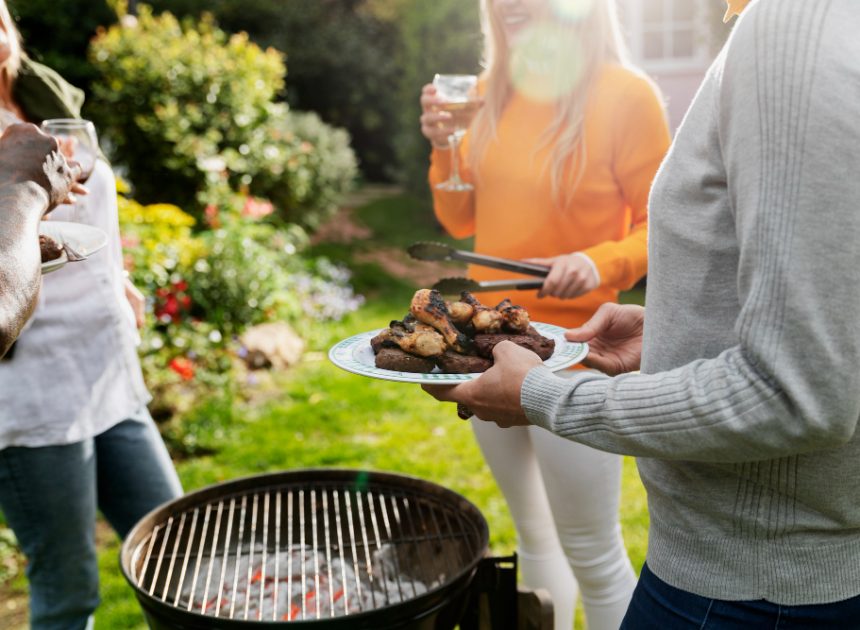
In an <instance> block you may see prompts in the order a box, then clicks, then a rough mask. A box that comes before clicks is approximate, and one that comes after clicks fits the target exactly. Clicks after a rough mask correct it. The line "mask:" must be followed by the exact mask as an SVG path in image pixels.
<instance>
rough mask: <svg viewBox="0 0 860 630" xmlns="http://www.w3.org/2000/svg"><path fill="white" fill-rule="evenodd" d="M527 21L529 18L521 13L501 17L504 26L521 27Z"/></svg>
mask: <svg viewBox="0 0 860 630" xmlns="http://www.w3.org/2000/svg"><path fill="white" fill-rule="evenodd" d="M528 21H529V16H528V15H525V14H523V13H508V14H505V15H503V16H502V22H504V23H505V25H506V26H521V25H522V24H525V23H526V22H528Z"/></svg>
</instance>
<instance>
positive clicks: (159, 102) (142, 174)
mask: <svg viewBox="0 0 860 630" xmlns="http://www.w3.org/2000/svg"><path fill="white" fill-rule="evenodd" d="M91 59H92V60H93V63H94V64H95V66H96V67H97V69H98V70H99V72H100V75H101V80H100V81H99V82H98V83H97V84H95V85H94V95H95V99H96V101H97V105H96V106H94V108H93V110H92V111H93V116H94V117H95V118H96V120H97V123H98V124H99V127H100V129H101V130H102V133H103V135H104V136H106V138H107V140H108V141H109V144H110V145H111V146H112V147H113V148H114V153H115V154H116V157H117V158H118V159H119V161H120V162H122V163H124V164H125V165H126V166H127V167H128V175H129V178H130V179H131V181H132V182H133V183H134V185H135V190H136V194H137V196H138V197H139V198H140V200H141V201H143V202H148V203H151V202H155V201H160V200H163V199H170V200H172V201H174V202H176V203H178V204H179V205H180V206H182V207H184V208H195V210H196V211H199V209H200V205H198V201H199V200H200V198H199V193H200V192H201V191H205V189H206V188H207V187H208V186H210V185H211V184H212V183H213V181H214V182H219V181H220V180H221V175H223V176H226V178H227V180H228V181H229V182H230V183H231V184H232V185H233V186H234V188H238V187H239V186H245V187H247V188H248V189H249V190H250V191H251V192H252V193H253V194H255V195H259V196H262V197H266V198H269V199H271V200H272V201H274V202H275V204H276V205H277V206H278V210H279V212H281V213H283V216H284V217H287V218H289V219H290V220H292V221H297V222H303V223H305V224H307V225H312V224H314V223H315V222H316V221H318V220H319V215H320V214H323V213H325V212H326V211H328V210H329V209H330V207H331V205H332V199H333V198H335V197H336V196H337V195H338V194H339V193H340V192H342V191H343V190H345V189H346V188H347V187H348V186H349V184H350V182H351V181H352V179H353V177H354V174H355V158H354V155H353V153H352V151H351V149H350V148H349V143H348V138H347V136H346V134H345V133H344V132H339V131H337V130H333V129H331V128H329V127H327V126H325V125H323V124H322V123H320V122H319V121H316V123H313V122H308V120H311V119H308V117H307V116H298V117H297V115H295V114H293V113H292V112H290V111H289V110H288V109H287V108H286V107H285V106H284V105H279V104H276V103H274V99H275V97H276V95H277V94H278V92H279V91H280V90H281V89H282V88H283V85H284V75H285V72H286V70H285V67H284V63H283V59H282V55H281V54H280V53H278V52H276V51H274V50H272V49H268V50H265V51H264V50H262V49H260V48H259V47H258V46H257V45H255V44H253V43H251V42H250V41H249V40H248V36H247V35H245V34H242V33H240V34H235V35H231V36H228V35H227V34H226V33H225V32H224V31H222V30H220V29H219V28H218V27H217V26H216V25H215V23H214V21H213V20H212V18H211V17H207V16H204V17H203V19H202V20H200V21H199V22H192V21H185V22H180V21H179V20H178V19H177V18H175V17H174V16H173V15H171V14H169V13H165V14H163V15H160V16H155V15H153V14H152V12H151V10H150V9H149V8H148V7H146V6H144V5H141V6H140V13H139V16H138V22H137V24H136V26H133V27H129V26H125V27H124V26H119V25H117V26H113V27H111V28H110V29H108V30H106V31H103V32H102V33H100V35H99V36H98V37H97V38H96V39H95V40H94V41H93V44H92V47H91ZM294 118H296V120H293V119H294ZM303 133H307V134H308V137H307V138H305V137H303V136H302V134H303ZM326 151H330V153H326ZM306 154H314V155H313V156H310V157H309V156H307V155H306ZM321 165H324V166H325V167H324V168H323V166H321ZM225 167H226V169H227V170H226V172H224V173H220V171H222V170H223V169H224V168H225ZM213 171H215V175H216V176H215V177H214V178H213V177H212V172H213Z"/></svg>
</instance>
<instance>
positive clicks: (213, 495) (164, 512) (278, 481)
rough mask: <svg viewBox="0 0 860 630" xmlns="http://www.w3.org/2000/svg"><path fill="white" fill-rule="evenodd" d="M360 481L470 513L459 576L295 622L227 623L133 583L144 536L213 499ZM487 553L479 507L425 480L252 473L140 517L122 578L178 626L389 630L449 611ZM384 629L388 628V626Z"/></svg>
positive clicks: (125, 546) (341, 471) (323, 472)
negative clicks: (468, 544)
mask: <svg viewBox="0 0 860 630" xmlns="http://www.w3.org/2000/svg"><path fill="white" fill-rule="evenodd" d="M358 480H360V482H361V483H368V484H370V483H376V484H378V485H380V486H382V487H384V488H388V489H389V490H390V491H393V492H396V491H400V492H402V491H412V492H414V493H416V494H417V495H419V496H420V495H425V496H433V497H434V498H437V499H440V498H441V499H442V502H443V503H446V504H447V505H448V506H449V507H450V508H451V509H455V508H456V509H457V510H461V511H464V512H466V513H470V514H469V515H468V516H467V519H468V520H469V522H470V523H471V524H473V525H475V526H476V530H477V535H478V544H477V545H476V550H475V555H474V557H473V558H472V559H471V560H470V561H469V562H468V563H467V564H465V565H463V566H462V567H461V569H460V570H459V571H458V572H457V574H456V575H454V576H451V577H450V578H449V579H448V580H447V581H446V582H445V583H444V584H441V585H439V586H437V587H434V588H432V589H429V590H428V591H427V592H425V593H423V594H421V595H419V596H417V597H414V598H412V599H408V600H406V601H401V602H398V603H394V604H390V605H388V606H381V607H378V608H374V609H372V610H367V611H362V612H359V613H354V614H350V615H342V616H339V617H333V618H323V619H304V620H293V621H272V620H245V619H227V618H223V617H219V618H215V617H212V616H210V615H203V614H200V613H198V612H194V611H188V610H183V609H181V608H179V607H176V606H173V605H172V604H170V603H169V602H164V601H161V600H160V599H159V598H158V597H155V596H154V595H150V594H149V593H148V592H147V591H146V590H144V588H142V587H141V586H139V585H138V584H136V583H135V581H134V580H133V579H132V576H131V571H132V562H133V561H134V557H135V556H134V551H135V548H136V547H137V546H138V545H139V544H140V542H141V540H143V539H145V537H146V536H147V535H149V534H150V533H151V532H152V531H153V529H154V528H155V527H156V526H158V525H162V526H163V525H164V524H165V523H167V521H168V519H169V518H171V517H178V516H179V515H181V514H183V513H186V512H188V511H189V510H193V509H194V508H198V509H202V508H204V507H205V506H206V505H207V504H208V503H210V502H212V501H213V500H216V501H218V500H222V499H224V498H225V497H229V496H235V495H237V494H239V493H241V492H243V491H244V492H246V493H247V494H248V496H250V495H251V494H252V493H255V494H259V493H264V492H266V491H271V490H273V489H276V488H278V487H283V486H284V485H287V484H292V485H295V484H300V483H302V482H309V483H312V484H325V483H342V484H353V483H355V482H356V481H358ZM488 553H489V526H488V524H487V521H486V519H485V518H484V516H483V514H482V513H481V511H480V510H479V509H478V508H477V506H475V505H474V504H473V503H472V502H471V501H469V500H468V499H466V498H465V497H464V496H462V495H461V494H459V493H457V492H455V491H453V490H451V489H450V488H447V487H445V486H441V485H439V484H436V483H434V482H431V481H427V480H426V479H422V478H420V477H415V476H413V475H409V474H403V473H392V472H384V471H374V470H361V469H350V468H299V469H287V470H282V471H278V472H269V473H262V474H258V475H248V476H245V477H239V478H236V479H231V480H229V481H225V482H218V483H215V484H211V485H208V486H205V487H203V488H200V489H198V490H195V491H193V492H189V493H187V494H185V495H183V496H181V497H178V498H177V499H174V500H172V501H169V502H167V503H164V504H162V505H160V506H158V507H156V508H155V509H153V510H151V511H150V512H149V513H148V514H146V515H145V516H144V517H143V518H141V519H140V520H139V521H138V522H137V523H136V524H135V526H134V527H133V528H132V529H131V531H130V532H129V533H128V535H127V536H126V537H125V540H124V541H123V543H122V547H121V550H120V554H119V564H120V570H121V572H122V574H123V577H124V578H125V580H126V582H128V584H129V585H130V586H131V587H132V589H133V591H134V593H135V595H136V597H137V598H138V601H139V602H140V604H141V605H142V606H143V608H144V609H145V610H146V611H149V612H152V613H153V614H156V615H158V616H160V617H165V616H166V617H169V618H172V619H175V620H176V621H177V622H178V623H181V622H180V619H185V620H187V622H191V621H194V622H195V623H199V624H201V625H202V626H203V627H225V628H239V627H248V628H262V627H270V628H273V627H281V626H284V624H289V627H294V626H295V625H296V624H298V625H310V624H317V625H316V627H323V626H325V627H337V626H340V625H345V626H349V627H351V628H353V627H354V628H361V627H367V628H381V627H383V626H379V625H377V623H381V622H383V620H385V619H393V620H395V621H394V625H392V626H390V627H396V625H397V620H400V619H404V618H408V619H417V618H420V617H424V616H426V615H428V614H431V613H433V612H434V611H437V610H439V609H440V608H443V607H445V606H446V605H447V604H448V603H449V600H452V599H456V598H457V596H458V595H459V594H461V593H462V591H464V590H465V589H466V588H467V587H468V585H469V584H470V583H471V581H472V578H473V577H474V575H475V572H476V569H477V566H478V564H479V562H480V561H481V560H482V559H483V558H484V557H486V556H487V555H488ZM419 613H420V614H419ZM404 614H405V615H404ZM366 621H374V622H375V623H374V625H368V626H364V625H362V624H363V623H365V622H366ZM249 624H250V625H249ZM384 627H389V626H387V625H386V626H384Z"/></svg>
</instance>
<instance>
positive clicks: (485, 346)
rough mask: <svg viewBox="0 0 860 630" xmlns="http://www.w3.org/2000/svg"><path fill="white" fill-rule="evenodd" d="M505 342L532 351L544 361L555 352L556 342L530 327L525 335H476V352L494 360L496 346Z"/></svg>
mask: <svg viewBox="0 0 860 630" xmlns="http://www.w3.org/2000/svg"><path fill="white" fill-rule="evenodd" d="M503 341H512V342H514V343H515V344H517V345H518V346H521V347H523V348H525V349H526V350H531V351H532V352H534V353H535V354H536V355H538V356H539V357H540V358H541V359H542V360H544V361H546V360H547V359H549V358H550V357H551V356H552V353H553V352H555V340H554V339H548V338H547V337H544V336H543V335H541V334H540V333H539V332H538V331H536V330H535V329H534V328H532V327H531V326H529V328H528V330H527V331H526V333H525V334H520V335H509V334H495V335H488V334H481V335H475V351H476V352H477V353H478V355H479V356H482V357H485V358H487V359H492V358H493V348H495V347H496V344H498V343H501V342H503Z"/></svg>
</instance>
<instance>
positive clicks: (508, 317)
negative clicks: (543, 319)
mask: <svg viewBox="0 0 860 630" xmlns="http://www.w3.org/2000/svg"><path fill="white" fill-rule="evenodd" d="M496 310H497V311H499V312H500V313H501V314H502V317H503V318H504V320H505V328H507V329H508V330H509V331H511V332H518V333H524V332H526V331H527V330H528V329H529V323H530V321H529V312H528V311H527V310H526V309H524V308H523V307H522V306H516V305H515V304H512V303H511V301H510V300H508V299H505V300H502V301H501V302H499V305H498V306H496Z"/></svg>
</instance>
